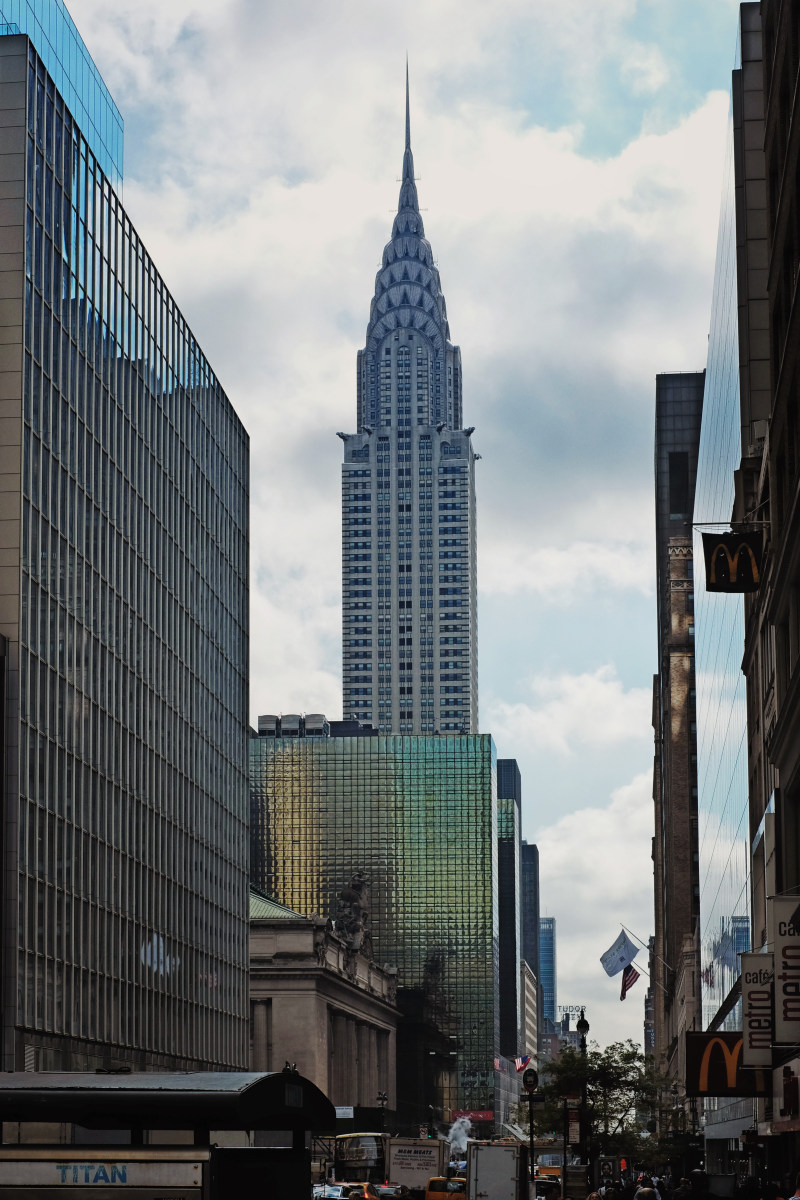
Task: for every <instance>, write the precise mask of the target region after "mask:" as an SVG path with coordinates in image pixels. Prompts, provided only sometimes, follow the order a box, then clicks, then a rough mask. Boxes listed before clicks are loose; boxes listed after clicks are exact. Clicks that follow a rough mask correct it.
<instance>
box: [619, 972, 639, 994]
mask: <svg viewBox="0 0 800 1200" xmlns="http://www.w3.org/2000/svg"><path fill="white" fill-rule="evenodd" d="M638 978H639V972H638V971H637V970H636V967H635V966H634V965H633V963H628V965H627V967H626V968H625V970H624V971H623V972H622V991H621V992H620V994H619V998H620V1000H624V999H625V993H626V992H629V991H630V990H631V988H632V987H633V985H634V984H635V983H636V980H637V979H638Z"/></svg>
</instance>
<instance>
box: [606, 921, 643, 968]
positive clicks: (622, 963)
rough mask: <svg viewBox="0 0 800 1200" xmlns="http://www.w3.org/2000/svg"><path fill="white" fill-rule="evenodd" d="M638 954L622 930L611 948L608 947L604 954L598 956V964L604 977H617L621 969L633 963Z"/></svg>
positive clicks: (636, 948) (636, 947)
mask: <svg viewBox="0 0 800 1200" xmlns="http://www.w3.org/2000/svg"><path fill="white" fill-rule="evenodd" d="M638 953H639V948H638V946H634V944H633V942H632V941H631V939H630V938H629V937H628V935H627V933H626V932H625V930H624V929H623V930H622V932H621V933H620V935H619V937H618V938H617V940H616V941H615V942H614V944H613V946H609V948H608V950H606V952H605V954H601V955H600V962H601V963H602V964H603V970H604V971H605V973H606V975H618V974H619V972H620V971H621V970H622V968H623V967H627V965H628V963H631V962H633V960H634V959H635V958H636V955H637V954H638Z"/></svg>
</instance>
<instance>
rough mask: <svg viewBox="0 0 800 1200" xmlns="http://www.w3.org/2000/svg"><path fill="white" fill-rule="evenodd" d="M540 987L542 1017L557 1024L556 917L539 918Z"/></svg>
mask: <svg viewBox="0 0 800 1200" xmlns="http://www.w3.org/2000/svg"><path fill="white" fill-rule="evenodd" d="M539 986H540V987H541V989H542V996H543V1001H544V1007H543V1009H542V1012H541V1014H540V1015H541V1016H542V1017H543V1018H545V1019H546V1020H548V1021H552V1022H553V1024H555V1021H556V1017H557V1005H558V988H557V979H556V919H555V917H540V918H539Z"/></svg>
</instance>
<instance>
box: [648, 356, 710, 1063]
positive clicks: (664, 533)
mask: <svg viewBox="0 0 800 1200" xmlns="http://www.w3.org/2000/svg"><path fill="white" fill-rule="evenodd" d="M704 386H705V372H704V371H699V372H682V373H679V372H676V373H671V374H663V375H658V376H657V377H656V420H655V455H654V457H655V501H656V503H655V512H656V596H657V613H658V625H657V630H658V674H657V675H656V676H655V677H654V680H653V722H654V732H655V754H654V779H653V800H654V806H655V810H654V812H655V838H654V840H653V875H654V899H655V905H654V907H655V930H656V933H655V948H654V953H653V958H652V961H653V963H654V965H655V971H656V975H655V982H656V985H657V986H656V988H655V995H654V1034H655V1045H656V1053H657V1055H658V1056H659V1061H660V1063H661V1065H662V1067H663V1069H664V1070H666V1071H668V1072H669V1074H670V1075H671V1076H673V1077H675V1076H676V1075H677V1074H678V1072H679V1066H680V1064H679V1056H680V1054H681V1053H682V1047H683V1039H682V1036H681V1035H682V1033H683V1032H684V1031H685V1030H686V1029H690V1030H691V1029H700V1028H701V1024H700V1002H699V994H698V989H697V983H698V980H699V974H700V971H699V946H700V941H699V919H700V884H699V874H698V858H697V855H698V823H697V724H696V720H697V714H696V701H695V690H696V689H695V661H694V654H695V628H694V559H693V548H692V513H693V510H694V495H695V483H696V478H697V457H698V449H699V445H700V422H701V416H702V412H703V390H704ZM686 939H688V941H687V940H686ZM692 954H693V955H694V959H695V962H694V967H693V969H690V970H689V971H688V972H687V971H686V970H683V969H682V968H683V966H684V959H685V956H689V957H688V961H691V956H692ZM687 980H690V981H691V986H688V987H687V986H686V985H687Z"/></svg>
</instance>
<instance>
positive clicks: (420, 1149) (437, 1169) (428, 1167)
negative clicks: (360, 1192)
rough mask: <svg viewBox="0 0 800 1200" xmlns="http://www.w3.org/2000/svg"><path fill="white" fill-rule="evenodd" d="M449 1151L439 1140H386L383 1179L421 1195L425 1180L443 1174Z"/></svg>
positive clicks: (423, 1192)
mask: <svg viewBox="0 0 800 1200" xmlns="http://www.w3.org/2000/svg"><path fill="white" fill-rule="evenodd" d="M449 1149H450V1147H449V1143H448V1142H443V1141H441V1140H440V1139H439V1138H399V1137H393V1138H389V1144H388V1146H387V1149H386V1178H387V1180H388V1181H389V1183H404V1184H405V1185H406V1187H407V1188H408V1189H409V1191H411V1192H418V1193H419V1194H420V1195H422V1196H424V1195H425V1188H426V1186H427V1183H428V1180H429V1179H431V1178H432V1177H433V1176H434V1175H444V1173H445V1167H446V1165H447V1161H448V1154H447V1152H448V1150H449Z"/></svg>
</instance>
